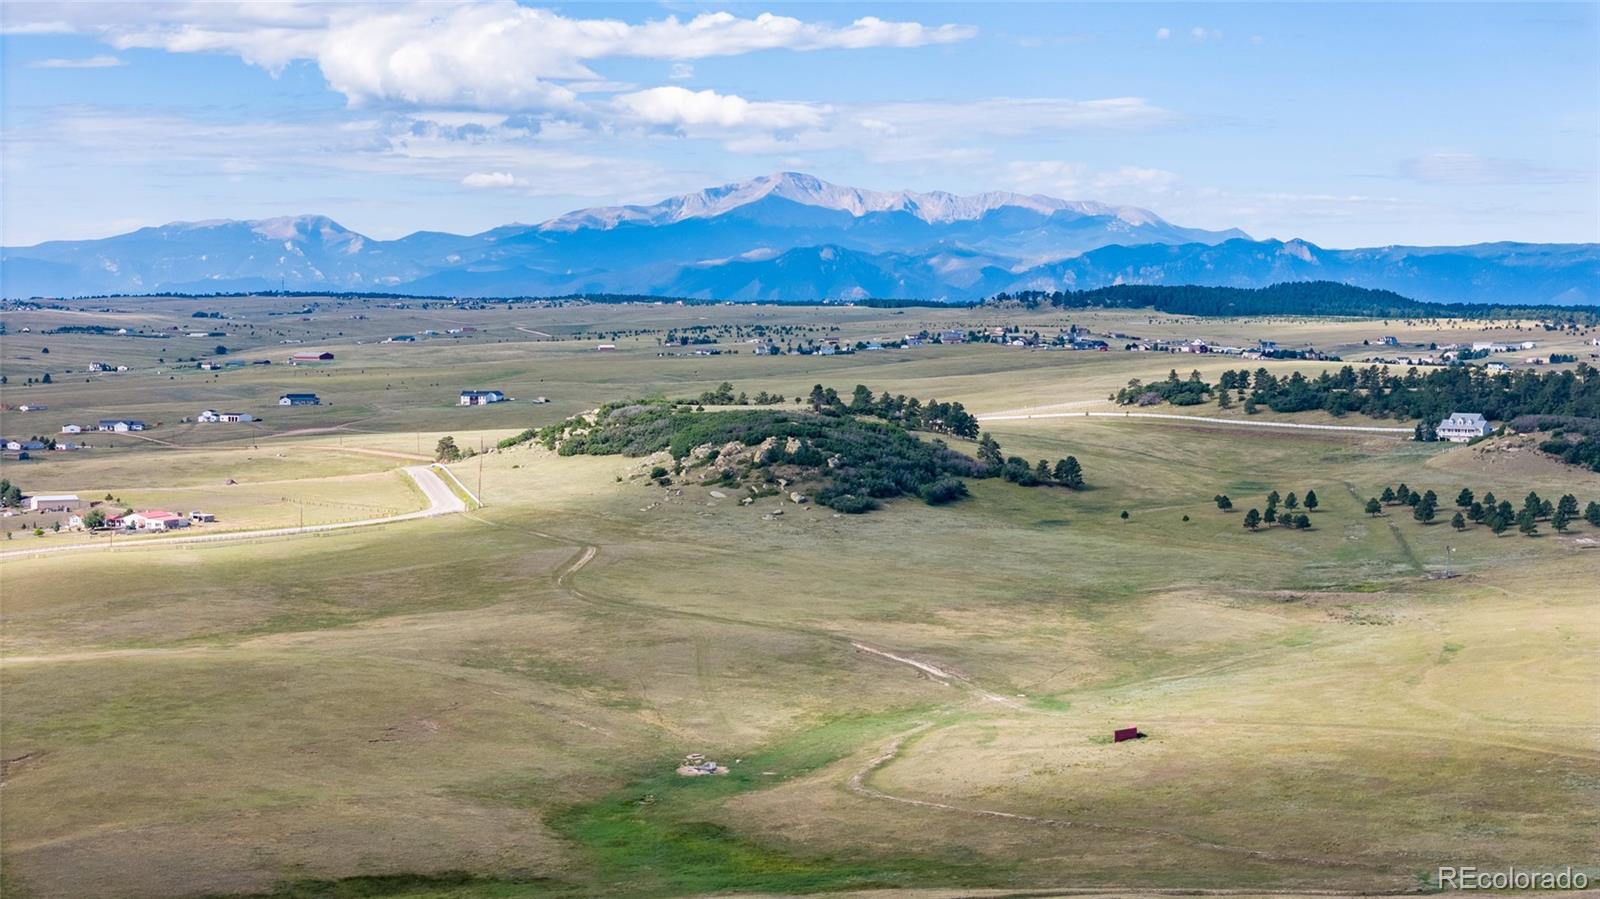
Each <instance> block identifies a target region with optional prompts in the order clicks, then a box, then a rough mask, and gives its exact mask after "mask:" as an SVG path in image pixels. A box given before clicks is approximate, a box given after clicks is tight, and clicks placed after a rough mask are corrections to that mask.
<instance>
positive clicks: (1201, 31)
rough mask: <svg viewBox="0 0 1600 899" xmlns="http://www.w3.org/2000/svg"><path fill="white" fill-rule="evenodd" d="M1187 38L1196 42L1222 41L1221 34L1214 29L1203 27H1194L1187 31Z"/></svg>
mask: <svg viewBox="0 0 1600 899" xmlns="http://www.w3.org/2000/svg"><path fill="white" fill-rule="evenodd" d="M1189 37H1191V38H1194V39H1195V40H1197V41H1220V40H1222V32H1221V31H1220V30H1218V29H1216V28H1206V27H1205V26H1203V25H1196V26H1194V27H1193V28H1191V29H1189Z"/></svg>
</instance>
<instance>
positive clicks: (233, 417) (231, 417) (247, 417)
mask: <svg viewBox="0 0 1600 899" xmlns="http://www.w3.org/2000/svg"><path fill="white" fill-rule="evenodd" d="M194 420H195V421H205V422H212V421H224V422H241V421H255V420H256V418H255V416H254V415H251V414H250V413H248V412H218V411H217V410H215V409H207V410H205V411H204V412H201V413H200V414H199V415H196V416H195V417H194Z"/></svg>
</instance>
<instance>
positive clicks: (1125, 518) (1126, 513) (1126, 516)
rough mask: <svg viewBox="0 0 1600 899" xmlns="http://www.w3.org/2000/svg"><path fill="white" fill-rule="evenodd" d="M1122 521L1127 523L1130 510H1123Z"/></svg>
mask: <svg viewBox="0 0 1600 899" xmlns="http://www.w3.org/2000/svg"><path fill="white" fill-rule="evenodd" d="M1122 520H1123V521H1127V520H1128V510H1127V509H1123V510H1122Z"/></svg>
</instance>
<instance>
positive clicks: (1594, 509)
mask: <svg viewBox="0 0 1600 899" xmlns="http://www.w3.org/2000/svg"><path fill="white" fill-rule="evenodd" d="M1583 520H1584V521H1587V522H1589V523H1590V524H1592V525H1594V526H1595V527H1597V528H1600V503H1597V502H1595V501H1594V500H1590V501H1589V505H1587V506H1584V507H1583Z"/></svg>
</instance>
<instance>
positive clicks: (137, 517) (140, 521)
mask: <svg viewBox="0 0 1600 899" xmlns="http://www.w3.org/2000/svg"><path fill="white" fill-rule="evenodd" d="M121 520H122V526H123V527H124V528H127V529H128V530H132V531H172V530H177V529H178V528H184V527H188V526H189V519H187V518H184V517H183V516H182V515H177V514H174V513H172V512H168V511H166V510H165V509H150V510H149V511H145V512H135V513H133V514H132V515H124V516H122V519H121Z"/></svg>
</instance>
